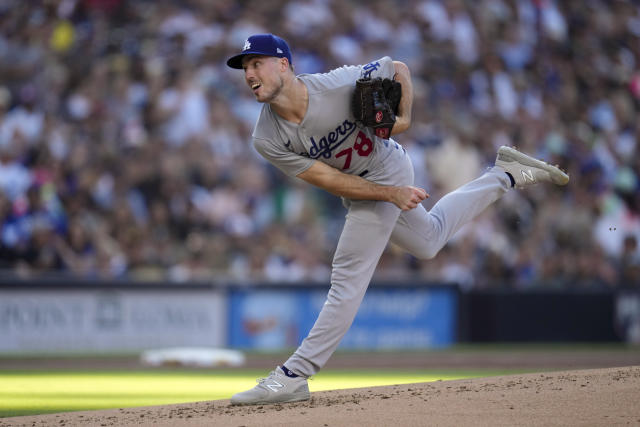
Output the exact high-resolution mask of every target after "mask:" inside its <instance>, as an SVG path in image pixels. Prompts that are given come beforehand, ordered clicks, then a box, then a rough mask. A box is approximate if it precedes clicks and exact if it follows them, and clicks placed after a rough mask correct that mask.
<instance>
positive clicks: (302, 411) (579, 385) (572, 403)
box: [0, 366, 640, 427]
mask: <svg viewBox="0 0 640 427" xmlns="http://www.w3.org/2000/svg"><path fill="white" fill-rule="evenodd" d="M639 401H640V366H632V367H621V368H607V369H589V370H579V371H559V372H550V373H542V374H541V373H536V374H522V375H509V376H502V377H490V378H476V379H470V380H456V381H438V382H432V383H419V384H404V385H396V386H387V387H372V388H360V389H350V390H336V391H324V392H316V393H312V399H311V400H310V401H308V402H302V403H288V404H282V405H259V406H246V407H236V406H229V401H228V400H216V401H209V402H196V403H191V404H180V405H165V406H153V407H142V408H129V409H114V410H104V411H86V412H71V413H64V414H51V415H38V416H27V417H14V418H3V419H0V426H1V427H5V426H6V427H8V426H44V425H47V426H50V425H56V426H101V427H102V426H134V425H135V426H196V425H208V426H217V425H219V426H301V425H309V426H347V425H353V426H356V425H357V426H382V425H402V426H423V425H438V426H443V425H445V426H448V425H450V426H459V425H473V426H496V425H509V426H512V425H544V426H550V425H551V426H552V425H557V426H568V425H571V426H575V425H608V426H610V425H638V424H640V405H638V402H639Z"/></svg>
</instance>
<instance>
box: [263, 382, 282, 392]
mask: <svg viewBox="0 0 640 427" xmlns="http://www.w3.org/2000/svg"><path fill="white" fill-rule="evenodd" d="M265 385H266V386H267V387H269V389H270V390H271V391H272V392H274V393H277V392H278V389H280V388H282V387H284V386H283V385H282V384H280V383H279V382H278V381H275V380H274V381H273V384H265Z"/></svg>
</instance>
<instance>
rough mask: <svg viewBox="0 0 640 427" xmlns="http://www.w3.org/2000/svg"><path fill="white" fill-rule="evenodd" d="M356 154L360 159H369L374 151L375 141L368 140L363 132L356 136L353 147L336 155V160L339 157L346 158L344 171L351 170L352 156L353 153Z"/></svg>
mask: <svg viewBox="0 0 640 427" xmlns="http://www.w3.org/2000/svg"><path fill="white" fill-rule="evenodd" d="M354 151H355V152H356V153H357V154H358V155H359V156H360V157H368V156H369V154H371V152H372V151H373V141H371V140H370V139H369V138H367V135H365V134H364V133H363V132H362V131H360V132H358V135H357V136H356V142H354V143H353V147H349V148H345V149H344V150H342V151H340V152H339V153H337V154H336V159H337V158H339V157H345V156H346V159H345V161H344V166H342V169H349V166H351V156H353V152H354Z"/></svg>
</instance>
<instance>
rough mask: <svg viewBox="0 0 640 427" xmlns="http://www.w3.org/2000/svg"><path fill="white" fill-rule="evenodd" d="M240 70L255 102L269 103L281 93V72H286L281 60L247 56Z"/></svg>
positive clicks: (282, 83) (261, 56)
mask: <svg viewBox="0 0 640 427" xmlns="http://www.w3.org/2000/svg"><path fill="white" fill-rule="evenodd" d="M242 69H243V70H244V78H245V81H246V82H247V85H249V87H250V88H251V90H252V91H253V95H254V96H255V97H256V101H258V102H266V103H269V102H271V101H273V100H274V99H275V98H276V97H277V96H278V95H279V94H280V92H281V91H282V87H283V86H284V80H283V78H282V72H283V70H286V64H284V62H283V60H282V58H277V57H274V56H264V55H247V56H246V57H245V58H243V60H242Z"/></svg>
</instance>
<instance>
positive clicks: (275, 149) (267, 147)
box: [253, 136, 315, 177]
mask: <svg viewBox="0 0 640 427" xmlns="http://www.w3.org/2000/svg"><path fill="white" fill-rule="evenodd" d="M253 146H254V148H255V149H256V151H257V152H258V153H260V155H261V156H262V157H264V158H265V159H267V160H268V161H269V163H271V164H272V165H274V166H275V167H277V168H278V169H280V170H281V171H282V172H283V173H284V174H285V175H288V176H290V177H295V176H298V175H299V174H301V173H302V172H304V171H306V170H307V169H309V168H310V167H311V165H312V164H313V162H314V161H315V160H313V159H310V158H308V157H304V156H301V155H299V154H296V153H294V152H293V151H290V150H288V149H287V148H286V147H280V146H279V145H278V144H276V143H274V142H273V141H270V140H268V139H263V138H258V137H255V136H254V137H253Z"/></svg>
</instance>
